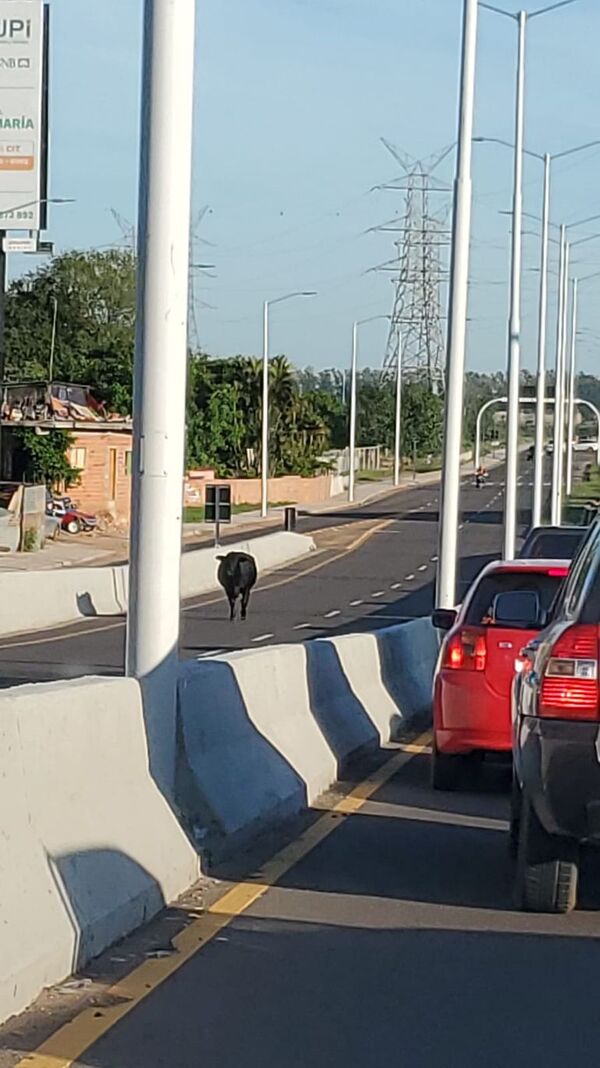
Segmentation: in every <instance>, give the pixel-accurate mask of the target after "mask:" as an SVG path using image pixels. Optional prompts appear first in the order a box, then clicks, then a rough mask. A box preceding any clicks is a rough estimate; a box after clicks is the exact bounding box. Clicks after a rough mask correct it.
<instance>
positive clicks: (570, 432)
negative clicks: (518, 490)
mask: <svg viewBox="0 0 600 1068" xmlns="http://www.w3.org/2000/svg"><path fill="white" fill-rule="evenodd" d="M577 288H578V281H577V279H576V278H574V279H573V296H572V300H571V359H570V365H569V400H568V423H567V496H570V494H571V490H572V489H573V438H574V436H575V378H576V373H577V366H576V357H577Z"/></svg>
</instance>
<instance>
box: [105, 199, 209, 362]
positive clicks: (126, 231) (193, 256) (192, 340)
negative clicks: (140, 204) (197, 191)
mask: <svg viewBox="0 0 600 1068" xmlns="http://www.w3.org/2000/svg"><path fill="white" fill-rule="evenodd" d="M209 210H210V209H209V206H208V204H207V205H206V206H205V207H203V208H202V209H201V210H200V211H199V212H198V215H197V216H196V218H195V219H194V220H193V221H192V223H191V225H190V265H189V266H190V276H189V290H188V341H189V346H190V348H191V349H192V351H194V352H196V351H197V350H198V349H199V348H200V334H199V329H198V317H197V310H198V308H211V309H214V305H213V304H208V303H207V302H206V301H205V300H201V299H200V298H199V297H198V296H197V293H196V289H197V283H198V276H199V275H201V274H202V275H204V276H206V277H208V278H215V277H216V275H214V274H209V271H210V270H211V269H212V267H213V264H212V263H208V264H207V263H198V262H197V252H198V246H199V245H210V246H211V248H214V245H213V242H212V241H207V240H206V238H204V237H200V236H199V233H198V231H199V229H200V225H201V223H202V221H203V219H204V216H205V215H206V213H207V211H209ZM110 213H111V215H112V217H113V219H114V220H115V222H116V224H117V226H118V228H119V230H120V231H121V235H122V239H121V241H120V242H119V243H118V244H117V245H116V247H117V248H126V249H129V250H130V251H131V254H132V255H133V256H134V255H135V254H136V228H135V226H134V225H133V223H131V222H130V221H129V219H126V218H125V217H124V216H123V215H121V214H120V213H119V212H118V211H116V210H115V208H111V209H110Z"/></svg>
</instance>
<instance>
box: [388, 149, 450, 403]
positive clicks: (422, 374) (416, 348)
mask: <svg viewBox="0 0 600 1068" xmlns="http://www.w3.org/2000/svg"><path fill="white" fill-rule="evenodd" d="M382 141H383V144H384V145H385V147H386V148H387V149H388V151H389V152H390V153H391V154H392V155H393V157H394V159H395V160H396V162H397V163H399V164H400V166H401V167H402V175H401V177H399V178H396V179H395V180H393V181H392V182H387V183H385V184H384V185H382V186H378V187H377V188H379V189H388V190H392V191H398V192H403V193H404V194H405V201H404V213H403V215H402V216H396V217H395V218H394V219H391V220H389V221H388V222H385V223H382V224H381V225H380V226H374V227H372V228H371V231H370V232H375V231H377V232H380V233H392V234H394V235H396V236H395V239H394V248H395V254H394V256H393V258H392V259H391V260H387V261H386V262H385V263H381V264H379V265H378V266H377V267H374V268H372V270H375V271H389V272H390V273H391V275H392V283H393V285H394V299H393V304H392V312H391V316H390V329H389V332H388V338H387V343H386V349H385V355H384V359H383V367H384V370H389V371H391V370H392V369H395V367H396V361H397V357H398V345H399V339H400V335H402V367H403V375H404V376H405V377H406V378H408V379H412V380H413V381H414V380H418V381H423V382H426V383H427V385H428V387H429V388H430V389H431V390H432V391H434V392H440V391H441V390H442V389H443V388H444V362H445V329H444V325H443V324H444V319H445V315H444V314H443V312H442V286H443V285H444V284H445V280H446V278H447V277H448V272H447V270H445V269H444V268H443V267H442V255H443V250H444V249H445V248H447V247H448V246H449V244H450V230H448V229H447V228H446V220H447V215H448V204H447V201H446V200H444V201H443V203H442V205H441V207H439V208H436V209H434V210H432V207H431V201H432V195H433V194H448V193H450V188H449V187H448V186H447V185H445V184H444V183H443V182H441V181H439V180H438V179H437V178H436V177H435V176H434V173H433V172H434V171H435V170H436V168H437V167H438V166H439V165H440V163H441V162H442V160H444V159H445V158H446V156H447V155H448V154H449V153H450V152H451V151H452V148H453V147H454V146H451V147H450V148H447V149H445V150H444V151H443V152H442V153H440V154H439V155H437V156H435V157H431V158H429V159H426V160H412V159H410V158H409V157H408V156H405V155H403V154H401V153H400V152H398V150H397V149H396V148H394V146H393V145H391V144H390V143H389V142H388V141H386V140H384V139H383V138H382Z"/></svg>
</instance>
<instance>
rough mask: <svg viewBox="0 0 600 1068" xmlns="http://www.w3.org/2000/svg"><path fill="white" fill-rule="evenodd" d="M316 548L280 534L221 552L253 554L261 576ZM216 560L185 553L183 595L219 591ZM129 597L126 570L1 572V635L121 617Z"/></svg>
mask: <svg viewBox="0 0 600 1068" xmlns="http://www.w3.org/2000/svg"><path fill="white" fill-rule="evenodd" d="M314 548H315V543H314V541H313V539H312V538H310V537H307V536H306V535H303V534H291V533H287V532H285V531H280V532H277V533H274V534H266V535H263V536H261V537H258V538H255V539H253V540H252V541H241V542H236V543H235V544H234V545H228V546H226V547H224V548H223V549H222V550H220V551H221V552H229V551H235V550H238V551H241V552H249V553H252V555H253V556H255V557H256V560H257V563H258V568H259V572H261V571H269V570H271V569H275V568H278V567H282V566H284V565H285V564H288V563H290V562H291V561H292V560H295V559H297V558H299V557H302V556H304V555H306V554H307V553H309V552H311V551H312V550H314ZM216 557H217V550H215V549H214V548H212V547H211V548H206V549H196V550H194V551H192V552H189V553H184V554H183V556H182V560H181V594H182V597H196V596H200V595H201V594H203V593H210V592H211V591H213V590H216V589H217V588H218V583H217V560H216ZM127 593H128V568H127V567H85V568H73V569H72V570H61V571H58V570H57V571H6V572H2V573H1V574H0V635H10V634H23V633H28V632H30V631H35V630H46V629H47V628H49V627H55V626H60V625H61V624H65V623H74V622H76V621H77V620H79V619H84V618H86V617H93V616H115V615H123V614H124V613H125V612H126V611H127Z"/></svg>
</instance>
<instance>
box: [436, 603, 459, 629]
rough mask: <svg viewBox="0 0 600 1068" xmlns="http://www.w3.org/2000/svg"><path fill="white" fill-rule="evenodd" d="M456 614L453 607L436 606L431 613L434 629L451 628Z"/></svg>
mask: <svg viewBox="0 0 600 1068" xmlns="http://www.w3.org/2000/svg"><path fill="white" fill-rule="evenodd" d="M457 616H458V612H457V611H456V609H455V608H436V609H435V611H434V612H433V613H432V616H431V622H432V623H433V625H434V627H435V629H436V630H452V627H453V626H454V624H455V623H456V619H457Z"/></svg>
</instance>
